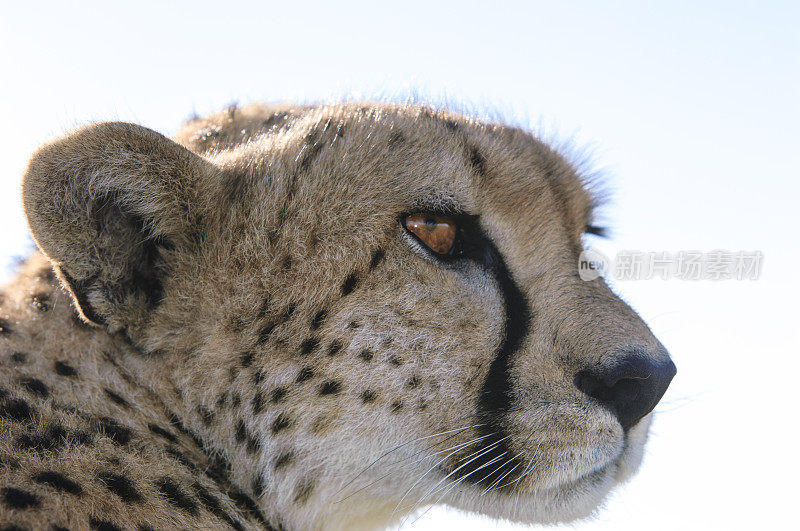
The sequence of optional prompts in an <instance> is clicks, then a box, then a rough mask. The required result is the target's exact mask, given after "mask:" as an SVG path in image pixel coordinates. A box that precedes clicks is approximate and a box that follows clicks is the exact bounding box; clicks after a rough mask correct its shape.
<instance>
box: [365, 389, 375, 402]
mask: <svg viewBox="0 0 800 531" xmlns="http://www.w3.org/2000/svg"><path fill="white" fill-rule="evenodd" d="M376 396H377V395H376V394H375V391H372V390H371V389H367V390H366V391H364V392H363V393H361V401H362V402H364V403H365V404H367V403H369V402H374V401H375V398H376Z"/></svg>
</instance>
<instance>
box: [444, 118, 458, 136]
mask: <svg viewBox="0 0 800 531" xmlns="http://www.w3.org/2000/svg"><path fill="white" fill-rule="evenodd" d="M444 126H445V127H446V128H447V130H448V131H450V132H451V133H457V132H458V131H459V130H460V129H461V126H459V125H458V123H457V122H456V121H455V120H452V119H449V118H448V119H446V120H445V121H444Z"/></svg>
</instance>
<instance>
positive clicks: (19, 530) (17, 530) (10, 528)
mask: <svg viewBox="0 0 800 531" xmlns="http://www.w3.org/2000/svg"><path fill="white" fill-rule="evenodd" d="M62 529H63V530H64V531H69V529H66V528H64V527H58V526H53V528H52V529H51V530H50V531H60V530H62ZM0 531H28V530H27V529H25V528H24V527H20V526H18V525H16V524H8V525H4V526H3V527H0Z"/></svg>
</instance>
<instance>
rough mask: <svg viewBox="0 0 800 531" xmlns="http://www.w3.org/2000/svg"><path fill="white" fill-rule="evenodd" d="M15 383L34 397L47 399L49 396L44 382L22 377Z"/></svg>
mask: <svg viewBox="0 0 800 531" xmlns="http://www.w3.org/2000/svg"><path fill="white" fill-rule="evenodd" d="M17 381H18V382H19V384H20V385H21V386H22V387H23V388H24V389H25V390H26V391H28V392H29V393H31V394H32V395H36V396H39V397H41V398H47V397H48V396H50V391H49V390H48V389H47V386H46V385H45V384H44V382H42V381H41V380H39V379H37V378H30V377H23V378H19V379H18V380H17Z"/></svg>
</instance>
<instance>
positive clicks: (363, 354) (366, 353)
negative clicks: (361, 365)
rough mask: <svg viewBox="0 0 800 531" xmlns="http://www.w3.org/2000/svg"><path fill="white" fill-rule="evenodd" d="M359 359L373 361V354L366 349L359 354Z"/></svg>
mask: <svg viewBox="0 0 800 531" xmlns="http://www.w3.org/2000/svg"><path fill="white" fill-rule="evenodd" d="M358 357H359V358H361V359H362V360H364V361H372V352H371V351H370V350H369V349H368V348H365V349H364V350H362V351H361V352H360V353H359V354H358Z"/></svg>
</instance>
